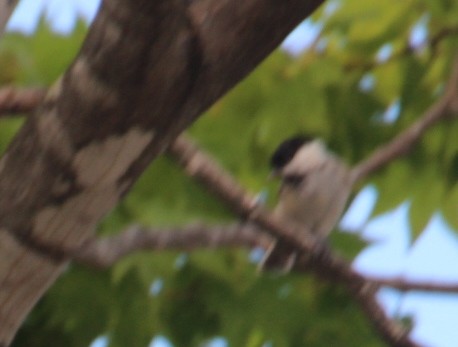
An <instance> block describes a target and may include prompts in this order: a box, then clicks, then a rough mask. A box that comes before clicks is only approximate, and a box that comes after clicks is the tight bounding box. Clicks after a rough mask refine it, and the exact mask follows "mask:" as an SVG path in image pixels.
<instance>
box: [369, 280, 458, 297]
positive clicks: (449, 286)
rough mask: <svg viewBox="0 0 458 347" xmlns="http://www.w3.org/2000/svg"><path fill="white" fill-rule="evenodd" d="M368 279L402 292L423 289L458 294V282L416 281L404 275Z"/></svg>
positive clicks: (423, 290)
mask: <svg viewBox="0 0 458 347" xmlns="http://www.w3.org/2000/svg"><path fill="white" fill-rule="evenodd" d="M368 280H370V281H372V282H373V283H375V284H377V285H378V286H383V287H391V288H394V289H397V290H400V291H402V292H408V291H422V292H441V293H453V294H458V283H439V282H433V281H416V280H409V279H405V278H402V277H399V278H375V277H368Z"/></svg>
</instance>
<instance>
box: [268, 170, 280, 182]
mask: <svg viewBox="0 0 458 347" xmlns="http://www.w3.org/2000/svg"><path fill="white" fill-rule="evenodd" d="M278 177H280V171H279V170H272V171H270V174H269V176H268V177H267V179H268V180H269V181H272V180H273V179H275V178H278Z"/></svg>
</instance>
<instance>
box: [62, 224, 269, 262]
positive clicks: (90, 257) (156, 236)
mask: <svg viewBox="0 0 458 347" xmlns="http://www.w3.org/2000/svg"><path fill="white" fill-rule="evenodd" d="M271 242H272V239H271V238H270V237H268V236H267V235H265V234H262V233H260V232H259V229H256V228H255V227H254V226H253V225H251V226H250V225H247V224H244V225H242V224H234V225H225V226H205V225H193V226H188V227H184V228H181V229H180V228H173V229H154V228H142V227H139V226H131V227H129V228H128V229H127V230H125V231H123V232H121V233H120V234H117V235H115V236H110V237H105V238H99V239H94V240H90V241H87V242H86V243H85V244H84V245H82V246H81V247H80V248H78V249H77V250H73V251H71V254H72V257H73V259H75V260H77V261H78V262H80V263H84V264H86V265H90V266H93V267H97V268H107V267H110V266H112V265H113V264H114V263H116V262H117V261H118V260H119V259H121V258H123V257H125V256H126V255H129V254H132V253H134V252H138V251H145V250H149V251H152V250H155V251H164V250H167V251H170V250H186V251H190V250H194V249H197V248H205V249H212V248H225V247H247V248H253V247H263V248H267V246H268V245H269V244H270V243H271Z"/></svg>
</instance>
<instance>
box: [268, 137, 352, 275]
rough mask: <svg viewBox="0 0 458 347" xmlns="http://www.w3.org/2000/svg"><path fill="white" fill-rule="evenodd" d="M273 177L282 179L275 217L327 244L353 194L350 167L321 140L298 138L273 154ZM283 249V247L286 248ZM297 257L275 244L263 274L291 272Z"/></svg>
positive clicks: (280, 146)
mask: <svg viewBox="0 0 458 347" xmlns="http://www.w3.org/2000/svg"><path fill="white" fill-rule="evenodd" d="M270 166H271V168H272V176H274V177H278V178H280V181H281V185H280V189H279V192H278V202H277V204H276V206H275V208H274V210H273V214H274V217H276V218H278V219H279V220H280V221H285V223H288V225H294V226H295V227H297V230H299V231H300V230H301V227H302V230H307V231H309V232H311V233H312V234H314V235H315V236H316V238H317V239H319V240H320V241H325V240H326V238H327V237H328V236H329V234H330V233H331V231H332V230H333V228H334V227H335V226H336V224H337V222H338V221H339V219H340V217H341V215H342V213H343V211H344V208H345V206H346V204H347V201H348V199H349V197H350V194H351V186H352V183H351V177H350V169H349V167H348V165H347V164H346V163H345V162H344V161H343V160H342V159H340V158H339V157H338V156H337V155H336V154H334V153H332V152H331V151H329V150H328V149H327V148H326V145H325V144H324V142H323V141H322V140H321V139H319V138H314V137H311V136H307V135H295V136H293V137H290V138H288V139H286V140H284V141H283V142H282V143H280V145H279V146H278V147H277V149H276V150H275V151H274V153H273V155H272V157H271V159H270ZM283 248H284V247H283ZM296 257H297V253H295V252H292V253H291V251H289V252H288V251H287V250H285V249H282V247H281V245H280V244H278V245H277V242H276V241H274V242H273V243H272V244H271V246H270V247H269V248H268V249H267V250H266V252H265V254H264V257H263V259H262V260H261V262H260V268H261V269H263V270H266V269H267V270H280V271H282V272H288V271H289V270H291V268H292V267H293V266H294V263H295V261H296Z"/></svg>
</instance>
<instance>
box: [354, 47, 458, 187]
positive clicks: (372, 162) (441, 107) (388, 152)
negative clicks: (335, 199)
mask: <svg viewBox="0 0 458 347" xmlns="http://www.w3.org/2000/svg"><path fill="white" fill-rule="evenodd" d="M457 102H458V55H457V57H456V58H455V61H454V64H453V69H452V75H451V77H450V79H449V81H448V84H447V87H446V90H445V93H444V95H443V96H442V98H441V99H439V101H437V103H435V104H434V105H433V106H431V107H430V108H429V109H428V110H427V111H426V113H425V114H424V115H423V116H422V117H421V118H420V119H418V120H417V121H416V122H415V123H413V124H412V125H411V126H410V127H409V128H407V129H406V130H404V131H403V132H401V133H400V134H399V135H398V136H396V137H395V138H394V139H393V140H392V141H391V142H389V143H388V144H384V145H382V146H381V147H380V148H379V149H377V150H375V152H374V153H373V154H372V155H371V156H370V157H369V158H367V159H365V160H363V161H362V162H360V163H359V164H357V165H356V166H355V167H354V168H353V169H352V177H353V181H354V182H356V181H360V180H362V179H364V178H366V177H367V176H369V175H370V174H371V173H373V172H375V171H377V170H379V169H380V168H381V167H383V166H385V165H387V164H388V163H390V162H392V161H393V160H394V159H397V158H399V157H400V156H402V155H405V154H406V153H408V152H409V151H410V150H411V148H412V147H413V145H414V144H415V143H416V142H417V141H418V140H420V139H421V137H422V136H423V135H424V133H425V132H426V131H427V130H428V129H429V128H430V127H431V126H433V125H434V124H436V123H437V122H438V121H440V120H442V119H445V118H446V117H447V116H449V114H450V113H451V112H457V110H456V108H457V106H456V104H457Z"/></svg>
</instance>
